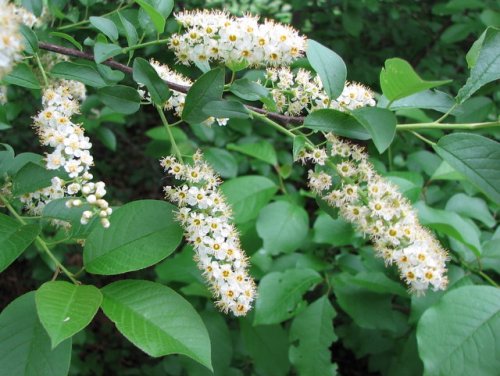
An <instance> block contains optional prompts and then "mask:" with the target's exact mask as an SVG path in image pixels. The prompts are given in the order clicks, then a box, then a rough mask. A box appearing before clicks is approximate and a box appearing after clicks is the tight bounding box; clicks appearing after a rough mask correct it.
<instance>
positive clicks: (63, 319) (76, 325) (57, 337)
mask: <svg viewBox="0 0 500 376" xmlns="http://www.w3.org/2000/svg"><path fill="white" fill-rule="evenodd" d="M35 301H36V309H37V312H38V317H39V318H40V322H41V323H42V325H43V327H44V328H45V330H46V331H47V333H48V334H49V337H50V339H51V342H52V348H54V347H56V346H57V345H59V344H60V343H61V342H62V341H64V340H65V339H66V338H70V337H72V336H73V335H74V334H76V333H78V332H79V331H80V330H82V329H83V328H85V327H86V326H87V325H88V324H89V323H90V321H92V319H93V318H94V316H95V314H96V313H97V310H98V309H99V306H100V305H101V302H102V294H101V292H100V291H99V289H98V288H97V287H95V286H87V285H74V284H72V283H69V282H64V281H50V282H46V283H44V284H43V285H42V286H40V288H39V289H38V290H37V291H36V293H35Z"/></svg>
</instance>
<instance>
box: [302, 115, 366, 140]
mask: <svg viewBox="0 0 500 376" xmlns="http://www.w3.org/2000/svg"><path fill="white" fill-rule="evenodd" d="M304 127H306V128H309V129H314V130H316V131H325V132H332V133H334V134H336V135H339V136H343V137H349V138H354V139H357V140H369V139H370V138H371V135H370V133H369V132H368V131H367V130H366V128H365V127H363V126H362V125H361V124H360V123H359V122H358V121H357V120H356V118H355V117H353V116H351V115H349V114H348V113H346V112H341V111H337V110H332V109H322V110H317V111H313V112H311V113H310V114H309V115H308V116H307V117H306V119H305V120H304Z"/></svg>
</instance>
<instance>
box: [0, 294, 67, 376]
mask: <svg viewBox="0 0 500 376" xmlns="http://www.w3.org/2000/svg"><path fill="white" fill-rule="evenodd" d="M70 360H71V339H68V340H67V341H64V342H63V343H61V344H60V345H59V346H57V347H56V348H55V349H53V350H52V349H51V347H50V338H49V336H48V335H47V333H46V332H45V329H44V328H43V326H42V324H41V323H40V321H39V320H38V316H37V313H36V306H35V292H34V291H32V292H29V293H27V294H24V295H21V296H20V297H18V298H17V299H16V300H14V301H13V302H12V303H10V304H9V305H8V306H7V307H6V308H5V309H4V310H3V311H2V313H1V314H0V370H1V371H0V372H1V373H2V375H6V376H7V375H8V376H66V375H67V374H68V371H69V365H70Z"/></svg>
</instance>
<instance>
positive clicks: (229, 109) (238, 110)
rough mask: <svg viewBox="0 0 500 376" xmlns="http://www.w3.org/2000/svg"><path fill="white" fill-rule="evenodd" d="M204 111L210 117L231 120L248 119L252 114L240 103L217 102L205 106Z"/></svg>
mask: <svg viewBox="0 0 500 376" xmlns="http://www.w3.org/2000/svg"><path fill="white" fill-rule="evenodd" d="M202 111H203V112H204V113H205V114H206V115H208V116H214V117H216V118H219V119H220V118H229V119H248V118H249V117H250V113H249V112H248V110H247V109H246V107H245V106H244V105H243V104H242V103H241V102H238V101H227V100H217V101H211V102H208V103H207V104H205V105H204V106H203V108H202Z"/></svg>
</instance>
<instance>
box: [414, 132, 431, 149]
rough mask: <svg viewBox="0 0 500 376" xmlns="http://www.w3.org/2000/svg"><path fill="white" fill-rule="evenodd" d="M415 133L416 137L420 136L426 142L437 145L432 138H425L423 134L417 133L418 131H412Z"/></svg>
mask: <svg viewBox="0 0 500 376" xmlns="http://www.w3.org/2000/svg"><path fill="white" fill-rule="evenodd" d="M411 133H413V134H414V135H415V136H416V137H418V138H420V139H421V140H422V141H423V142H425V143H426V144H428V145H430V146H434V145H436V143H435V142H432V141H431V140H429V139H428V138H425V137H424V136H422V135H421V134H420V133H417V132H413V131H412V132H411Z"/></svg>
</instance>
